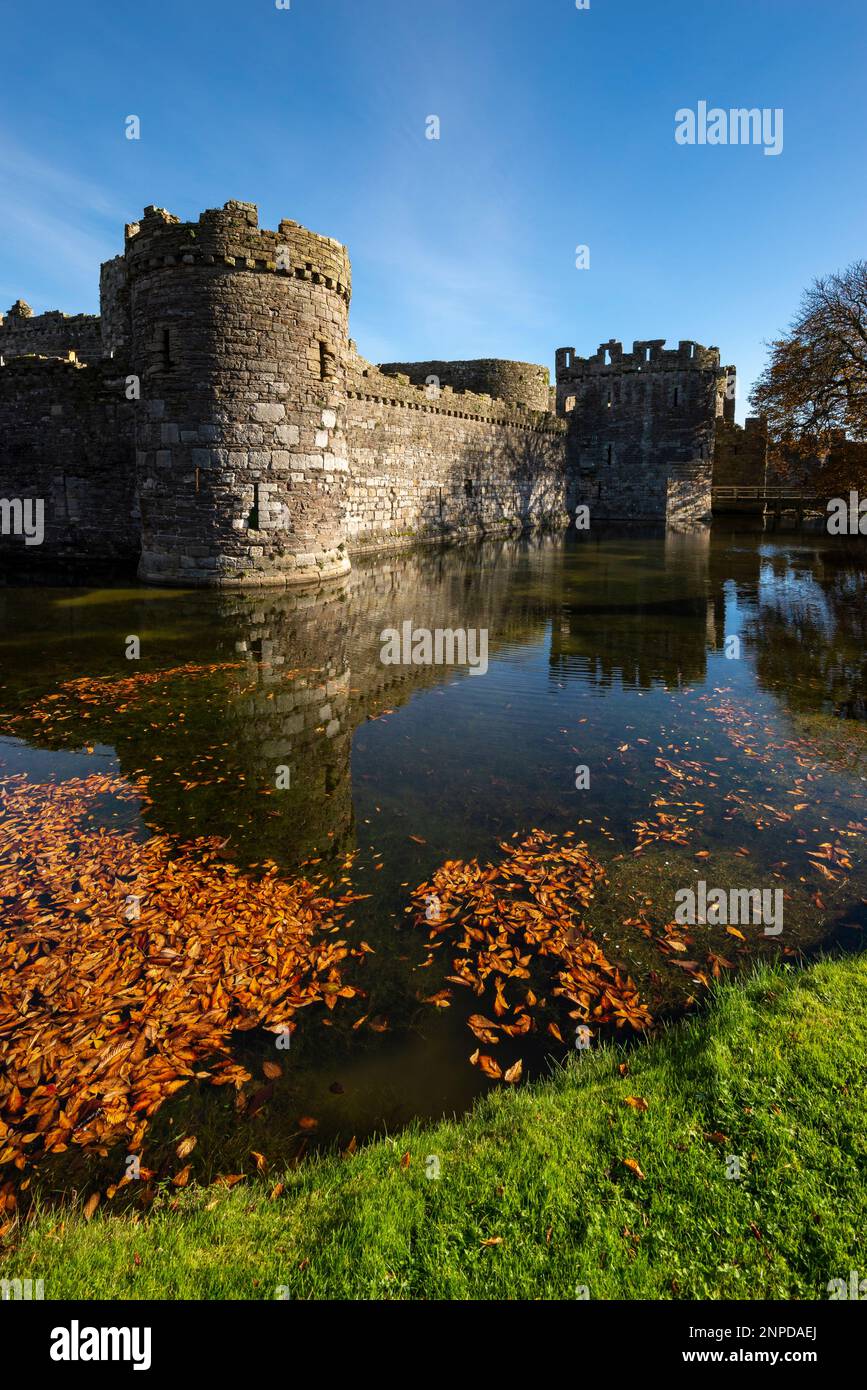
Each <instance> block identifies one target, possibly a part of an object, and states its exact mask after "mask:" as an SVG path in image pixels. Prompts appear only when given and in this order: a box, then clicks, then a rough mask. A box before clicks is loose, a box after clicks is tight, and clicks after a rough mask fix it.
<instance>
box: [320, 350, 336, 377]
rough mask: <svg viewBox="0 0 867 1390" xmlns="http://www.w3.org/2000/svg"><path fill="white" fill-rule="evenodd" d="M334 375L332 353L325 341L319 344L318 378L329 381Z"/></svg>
mask: <svg viewBox="0 0 867 1390" xmlns="http://www.w3.org/2000/svg"><path fill="white" fill-rule="evenodd" d="M333 376H334V353H333V352H332V351H331V349H330V348H329V346H328V344H327V343H323V342H320V344H319V380H320V381H330V380H331V378H332V377H333Z"/></svg>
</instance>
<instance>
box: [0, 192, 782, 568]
mask: <svg viewBox="0 0 867 1390" xmlns="http://www.w3.org/2000/svg"><path fill="white" fill-rule="evenodd" d="M350 296H351V271H350V263H349V256H348V253H347V250H346V248H345V247H344V246H342V245H341V244H340V243H339V242H337V241H335V240H333V239H332V238H330V237H325V236H319V235H316V234H315V233H313V232H310V231H308V230H307V229H306V228H304V227H302V226H300V225H299V223H297V222H293V221H288V220H284V221H281V222H280V224H279V227H278V229H277V231H268V230H266V229H264V228H260V227H259V225H258V214H257V209H256V206H255V205H254V204H252V203H244V202H235V201H233V202H228V203H226V204H225V206H224V207H223V208H219V209H212V210H209V211H206V212H203V213H202V214H201V216H200V217H199V219H198V221H197V222H181V221H179V219H178V218H176V217H174V216H173V215H172V214H171V213H168V212H166V211H165V210H163V209H161V208H156V207H148V208H146V209H145V212H144V216H143V218H142V220H141V221H140V222H136V223H133V224H131V225H129V226H127V228H126V238H125V248H124V252H123V254H122V255H120V256H117V257H115V258H114V259H113V260H110V261H108V262H106V263H105V264H104V265H103V266H102V270H101V275H100V310H101V312H100V314H99V315H98V316H97V315H76V316H70V317H67V316H66V315H64V314H60V313H57V312H50V313H45V314H41V315H33V314H32V313H31V311H30V310H29V308H28V307H27V305H26V304H24V303H23V302H22V301H18V303H17V304H16V305H14V306H13V308H12V309H11V310H10V311H9V313H8V314H7V315H6V316H5V317H4V318H0V362H2V366H0V497H2V498H3V499H6V501H7V504H8V503H9V501H10V499H15V498H31V499H34V498H35V499H42V500H43V503H44V537H43V539H42V543H41V544H40V545H38V546H34V547H32V548H31V547H28V546H25V545H24V544H23V543H22V542H21V540H20V538H19V537H16V536H15V535H14V534H4V535H2V536H0V559H6V560H8V559H9V558H10V557H12V558H13V559H14V560H15V561H18V562H28V561H29V562H30V563H31V565H32V564H36V565H38V566H40V567H43V568H45V567H46V566H47V565H49V564H55V563H58V562H60V563H62V562H79V563H81V562H83V563H84V564H85V565H86V566H87V567H89V568H90V569H93V568H94V567H99V566H103V565H105V566H116V565H118V564H126V565H130V564H132V563H133V562H136V563H137V566H138V574H139V577H140V578H141V579H142V580H144V581H147V582H150V583H155V584H169V585H181V586H186V585H192V586H196V585H215V586H220V587H222V586H244V585H262V584H280V585H308V584H318V583H320V582H321V581H323V580H325V579H328V578H332V577H337V576H340V575H342V574H345V573H346V572H347V571H348V569H349V567H350V553H362V552H364V551H365V550H370V549H376V548H381V547H386V546H399V545H405V544H409V543H411V542H412V541H414V540H420V539H430V538H449V537H464V536H472V535H487V534H496V533H503V532H514V531H518V530H526V529H535V528H549V527H550V528H555V527H565V526H566V525H568V523H569V518H570V516H572V515H574V509H575V507H576V506H578V505H580V504H582V503H585V504H586V505H587V506H588V507H589V508H590V514H591V516H592V517H593V519H594V520H596V519H598V520H612V521H617V520H646V521H660V522H667V523H669V524H679V523H683V522H690V521H693V520H696V519H699V518H703V517H707V516H708V515H709V514H710V511H711V486H712V482H713V480H714V471H715V470H720V476H722V472H723V471H725V472H726V479H725V480H726V481H732V480H743V481H747V482H755V481H761V477H762V476H763V471H762V470H763V468H764V463H763V455H762V447H763V435H762V433H761V430H760V429H759V428H758V427H757V425H756V423H755V422H753V423H750V422H748V429H747V431H744V430H740V429H739V427H738V426H736V425H735V424H734V420H733V408H734V399H733V393H732V392H731V389H730V387H731V382H732V380H733V373H734V369H733V368H731V367H725V368H721V367H720V362H719V353H718V351H717V349H716V348H703V347H701V346H699V345H698V344H696V343H691V342H682V343H680V344H679V346H678V348H677V349H676V350H673V351H666V350H665V348H664V343H663V341H661V340H660V341H647V342H637V343H635V344H634V346H633V351H632V353H631V354H630V353H626V354H624V353H623V350H622V348H621V345H620V344H619V343H615V342H613V341H612V342H610V343H608V344H604V345H603V346H602V347H601V348H600V349H599V351H598V352H597V353H596V355H595V356H594V357H591V358H588V359H583V358H578V357H576V356H575V352H574V349H572V348H561V349H560V350H559V351H558V352H557V354H556V364H557V367H556V375H557V386H556V392H555V390H554V388H552V387H550V386H549V378H548V370H547V368H545V367H541V366H535V365H532V364H529V363H523V362H510V361H502V360H483V361H474V362H436V361H432V362H419V363H398V362H394V363H388V364H384V365H381V366H379V367H376V366H373V365H372V364H371V363H369V362H367V361H365V360H364V359H363V358H362V357H361V356H360V355H359V354H358V351H357V349H356V346H355V343H354V342H353V341H352V340H351V339H350V337H349V302H350ZM4 530H5V531H8V530H9V528H6V527H4Z"/></svg>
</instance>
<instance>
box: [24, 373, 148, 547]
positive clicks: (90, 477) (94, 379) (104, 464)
mask: <svg viewBox="0 0 867 1390" xmlns="http://www.w3.org/2000/svg"><path fill="white" fill-rule="evenodd" d="M134 423H135V421H134V408H133V405H132V403H131V402H129V401H127V400H126V399H125V396H124V383H123V379H119V378H118V377H117V374H116V371H115V364H114V363H111V362H109V363H104V364H101V365H95V366H83V365H82V364H80V363H77V362H75V361H73V360H62V359H59V358H44V357H18V358H11V359H8V360H7V361H6V364H5V366H2V367H0V497H2V498H5V499H9V498H18V499H24V498H30V499H41V500H42V502H43V504H44V524H45V537H44V540H43V542H42V544H41V545H27V544H26V543H25V540H24V538H23V537H22V536H18V535H14V534H10V535H4V536H2V537H0V552H2V557H3V558H4V559H7V560H8V561H9V562H10V563H11V564H12V565H13V566H14V567H15V568H16V569H18V568H22V569H24V570H26V571H39V570H41V569H46V568H48V567H49V566H61V567H62V566H65V565H67V564H73V563H77V562H80V561H84V562H85V563H86V564H87V566H88V568H92V569H96V568H99V567H100V566H102V565H104V566H112V565H122V566H125V567H128V568H130V569H134V567H135V563H136V560H137V557H138V552H139V543H140V528H139V517H138V507H137V502H136V497H135V482H134V477H133V469H132V458H133V453H134V448H135V443H134V436H133V431H134Z"/></svg>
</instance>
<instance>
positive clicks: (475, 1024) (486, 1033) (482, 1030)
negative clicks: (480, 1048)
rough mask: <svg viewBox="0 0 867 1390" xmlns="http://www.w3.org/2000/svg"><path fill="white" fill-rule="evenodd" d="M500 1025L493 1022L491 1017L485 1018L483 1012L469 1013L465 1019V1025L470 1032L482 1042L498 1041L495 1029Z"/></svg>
mask: <svg viewBox="0 0 867 1390" xmlns="http://www.w3.org/2000/svg"><path fill="white" fill-rule="evenodd" d="M500 1026H501V1025H500V1024H499V1023H493V1022H492V1021H491V1019H489V1018H485V1016H484V1014H470V1016H469V1018H468V1019H467V1027H468V1028H469V1029H470V1031H471V1032H472V1033H475V1035H476V1037H477V1038H478V1040H479V1042H483V1043H498V1042H499V1041H500V1039H499V1038H498V1037H497V1029H498V1028H500Z"/></svg>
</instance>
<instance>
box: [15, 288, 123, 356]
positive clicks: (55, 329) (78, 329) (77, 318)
mask: <svg viewBox="0 0 867 1390" xmlns="http://www.w3.org/2000/svg"><path fill="white" fill-rule="evenodd" d="M70 350H74V351H75V352H76V353H77V354H78V356H79V357H80V358H81V359H82V360H85V361H95V360H97V359H98V358H99V357H101V356H102V337H101V331H100V323H99V315H98V314H64V313H61V311H60V310H59V309H48V310H46V312H45V313H44V314H34V312H33V310H32V309H31V308H30V305H29V304H27V303H25V301H24V300H23V299H18V300H16V302H15V303H14V304H13V305H12V307H11V309H9V311H8V313H6V314H0V356H2V357H4V358H5V357H19V356H24V355H34V354H36V355H39V356H43V357H55V356H57V357H62V356H65V354H66V353H67V352H69V351H70Z"/></svg>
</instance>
